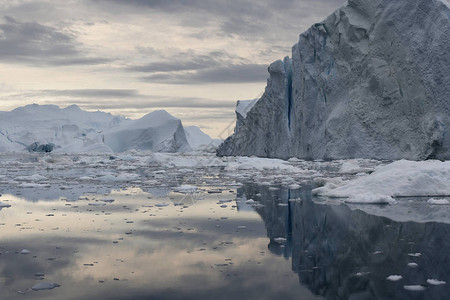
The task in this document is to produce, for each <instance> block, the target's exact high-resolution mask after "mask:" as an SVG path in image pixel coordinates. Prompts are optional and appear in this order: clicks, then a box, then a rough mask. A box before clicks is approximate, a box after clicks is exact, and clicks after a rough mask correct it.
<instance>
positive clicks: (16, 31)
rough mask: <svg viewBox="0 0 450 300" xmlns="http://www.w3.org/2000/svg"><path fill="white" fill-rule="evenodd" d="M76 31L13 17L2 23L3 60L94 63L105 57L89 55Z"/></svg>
mask: <svg viewBox="0 0 450 300" xmlns="http://www.w3.org/2000/svg"><path fill="white" fill-rule="evenodd" d="M81 46H82V45H81V44H80V43H79V42H77V39H76V36H75V35H74V34H73V33H68V32H64V31H62V30H58V29H56V28H54V27H51V26H46V25H42V24H39V23H37V22H20V21H17V20H16V19H15V18H13V17H10V16H5V17H4V22H3V23H0V61H3V62H12V63H18V62H19V63H27V64H35V65H56V66H58V65H91V64H99V63H104V62H106V61H107V60H106V59H105V58H96V57H88V56H87V53H85V52H84V51H82V50H81Z"/></svg>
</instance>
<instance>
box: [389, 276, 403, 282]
mask: <svg viewBox="0 0 450 300" xmlns="http://www.w3.org/2000/svg"><path fill="white" fill-rule="evenodd" d="M402 278H403V276H401V275H389V276H388V277H387V278H386V280H389V281H399V280H401V279H402Z"/></svg>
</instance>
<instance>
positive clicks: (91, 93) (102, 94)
mask: <svg viewBox="0 0 450 300" xmlns="http://www.w3.org/2000/svg"><path fill="white" fill-rule="evenodd" d="M38 94H41V95H43V94H45V95H48V96H55V97H76V98H136V97H142V95H140V94H139V92H138V91H137V90H131V89H76V90H42V91H39V92H38Z"/></svg>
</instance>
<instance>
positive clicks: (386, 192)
mask: <svg viewBox="0 0 450 300" xmlns="http://www.w3.org/2000/svg"><path fill="white" fill-rule="evenodd" d="M313 194H315V195H322V196H328V197H336V198H349V199H350V201H349V202H352V203H354V202H357V203H373V202H376V200H377V199H378V200H382V199H389V198H390V197H442V196H450V161H446V162H441V161H436V160H428V161H407V160H399V161H396V162H393V163H391V164H388V165H386V166H380V167H377V168H376V169H375V171H374V172H373V173H372V174H370V175H366V176H362V177H358V178H356V179H353V180H349V181H342V182H341V183H340V184H325V186H323V187H319V188H317V189H315V190H313ZM386 202H389V201H386Z"/></svg>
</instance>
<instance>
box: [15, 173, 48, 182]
mask: <svg viewBox="0 0 450 300" xmlns="http://www.w3.org/2000/svg"><path fill="white" fill-rule="evenodd" d="M16 180H19V181H42V180H47V177H44V176H42V175H39V174H34V175H29V176H18V177H16Z"/></svg>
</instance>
